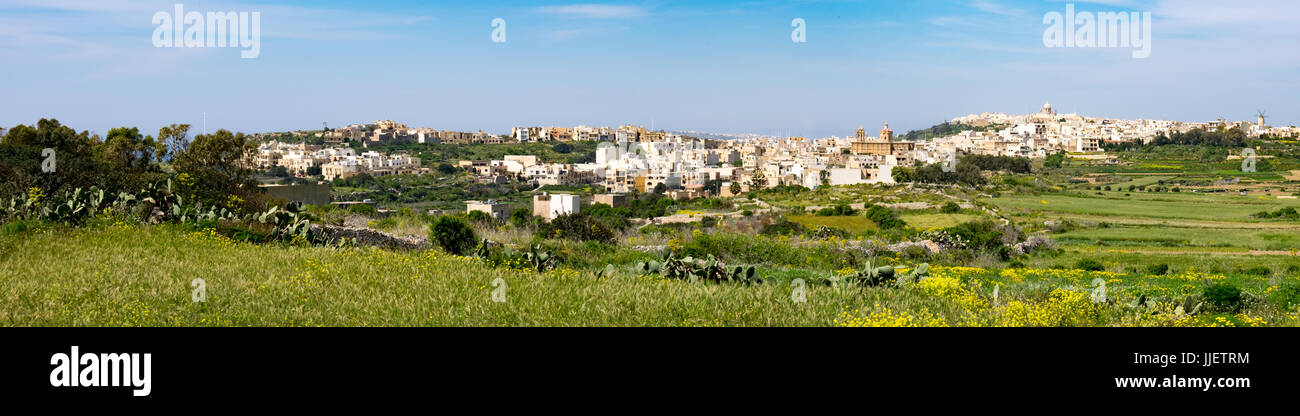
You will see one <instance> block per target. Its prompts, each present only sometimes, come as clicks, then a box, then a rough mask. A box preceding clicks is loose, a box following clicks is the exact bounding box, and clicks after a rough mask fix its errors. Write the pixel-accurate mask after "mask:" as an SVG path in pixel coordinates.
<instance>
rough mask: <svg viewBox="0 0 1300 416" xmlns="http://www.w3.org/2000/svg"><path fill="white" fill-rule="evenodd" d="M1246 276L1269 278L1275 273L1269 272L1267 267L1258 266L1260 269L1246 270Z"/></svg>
mask: <svg viewBox="0 0 1300 416" xmlns="http://www.w3.org/2000/svg"><path fill="white" fill-rule="evenodd" d="M1246 274H1248V275H1251V276H1268V275H1271V274H1273V271H1272V270H1269V269H1268V268H1267V267H1264V266H1258V267H1251V268H1249V269H1246Z"/></svg>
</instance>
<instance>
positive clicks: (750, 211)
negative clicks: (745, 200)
mask: <svg viewBox="0 0 1300 416" xmlns="http://www.w3.org/2000/svg"><path fill="white" fill-rule="evenodd" d="M740 215H744V216H746V217H752V216H754V211H752V210H748V209H747V210H744V211H741V212H740Z"/></svg>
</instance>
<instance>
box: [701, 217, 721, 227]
mask: <svg viewBox="0 0 1300 416" xmlns="http://www.w3.org/2000/svg"><path fill="white" fill-rule="evenodd" d="M700 226H701V227H704V228H713V227H717V226H718V217H704V218H702V219H700Z"/></svg>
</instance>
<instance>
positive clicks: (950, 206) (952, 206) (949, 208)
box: [939, 201, 961, 214]
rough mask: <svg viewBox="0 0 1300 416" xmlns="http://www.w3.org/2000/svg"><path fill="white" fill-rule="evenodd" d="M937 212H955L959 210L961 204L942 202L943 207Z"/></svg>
mask: <svg viewBox="0 0 1300 416" xmlns="http://www.w3.org/2000/svg"><path fill="white" fill-rule="evenodd" d="M939 212H942V213H944V214H956V213H958V212H961V205H957V203H956V202H952V201H948V203H946V204H943V208H940V209H939Z"/></svg>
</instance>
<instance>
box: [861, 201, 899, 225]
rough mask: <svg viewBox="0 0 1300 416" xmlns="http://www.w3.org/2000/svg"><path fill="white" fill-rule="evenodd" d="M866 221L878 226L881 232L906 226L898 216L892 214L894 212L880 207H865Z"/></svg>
mask: <svg viewBox="0 0 1300 416" xmlns="http://www.w3.org/2000/svg"><path fill="white" fill-rule="evenodd" d="M867 219H870V220H871V222H874V223H876V225H879V226H880V229H882V230H891V229H895V228H903V227H906V226H907V223H906V222H904V221H903V220H901V219H899V218H898V215H895V214H894V210H892V209H889V208H885V207H882V206H880V205H872V206H870V207H867Z"/></svg>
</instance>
